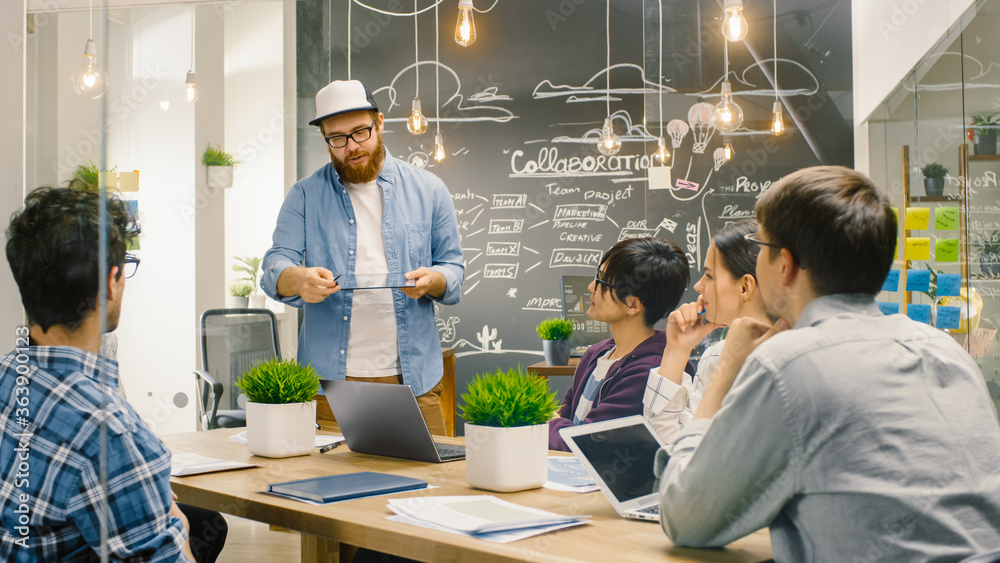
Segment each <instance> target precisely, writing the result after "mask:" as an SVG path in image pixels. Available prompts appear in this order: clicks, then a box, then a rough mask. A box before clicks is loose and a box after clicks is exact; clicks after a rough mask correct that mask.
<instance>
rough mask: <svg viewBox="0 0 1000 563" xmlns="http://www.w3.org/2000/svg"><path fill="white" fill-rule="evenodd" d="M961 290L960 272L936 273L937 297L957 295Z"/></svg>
mask: <svg viewBox="0 0 1000 563" xmlns="http://www.w3.org/2000/svg"><path fill="white" fill-rule="evenodd" d="M961 291H962V276H961V275H960V274H938V278H937V295H938V297H949V296H950V297H958V296H959V295H960V294H961Z"/></svg>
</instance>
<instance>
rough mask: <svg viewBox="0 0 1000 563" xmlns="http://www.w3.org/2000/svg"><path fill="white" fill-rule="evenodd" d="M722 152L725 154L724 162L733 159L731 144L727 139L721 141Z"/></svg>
mask: <svg viewBox="0 0 1000 563" xmlns="http://www.w3.org/2000/svg"><path fill="white" fill-rule="evenodd" d="M722 150H723V151H724V152H725V157H726V162H729V161H730V160H732V159H733V155H734V154H735V153H734V152H733V143H731V142H730V141H729V139H723V140H722Z"/></svg>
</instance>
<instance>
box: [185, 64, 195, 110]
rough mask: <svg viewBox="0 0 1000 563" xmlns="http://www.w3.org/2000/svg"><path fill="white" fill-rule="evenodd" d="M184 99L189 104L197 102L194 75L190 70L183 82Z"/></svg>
mask: <svg viewBox="0 0 1000 563" xmlns="http://www.w3.org/2000/svg"><path fill="white" fill-rule="evenodd" d="M184 99H185V100H187V102H188V103H189V104H193V103H195V102H197V101H198V85H197V84H196V83H195V81H194V73H193V72H191V71H190V70H189V71H188V73H187V78H186V79H185V80H184Z"/></svg>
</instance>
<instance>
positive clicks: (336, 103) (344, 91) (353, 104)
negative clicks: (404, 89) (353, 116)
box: [309, 80, 378, 125]
mask: <svg viewBox="0 0 1000 563" xmlns="http://www.w3.org/2000/svg"><path fill="white" fill-rule="evenodd" d="M368 109H373V110H375V111H378V105H377V104H376V103H375V97H374V96H373V95H372V91H371V90H369V89H368V87H367V86H365V85H364V84H363V83H362V82H361V81H360V80H334V81H333V82H331V83H329V84H327V85H326V87H324V88H323V89H322V90H320V91H319V92H317V93H316V119H313V120H312V121H310V122H309V125H319V124H320V122H321V121H323V120H324V119H326V118H328V117H330V116H332V115H338V114H341V113H347V112H350V111H360V110H368Z"/></svg>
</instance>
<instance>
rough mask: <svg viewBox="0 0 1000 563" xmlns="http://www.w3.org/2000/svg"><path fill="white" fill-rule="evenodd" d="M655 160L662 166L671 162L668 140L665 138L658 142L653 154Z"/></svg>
mask: <svg viewBox="0 0 1000 563" xmlns="http://www.w3.org/2000/svg"><path fill="white" fill-rule="evenodd" d="M653 158H654V159H655V160H656V162H658V163H660V165H661V166H666V164H667V162H668V161H669V160H670V151H668V150H667V140H666V139H664V138H663V137H660V138H659V139H657V140H656V152H654V153H653Z"/></svg>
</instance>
